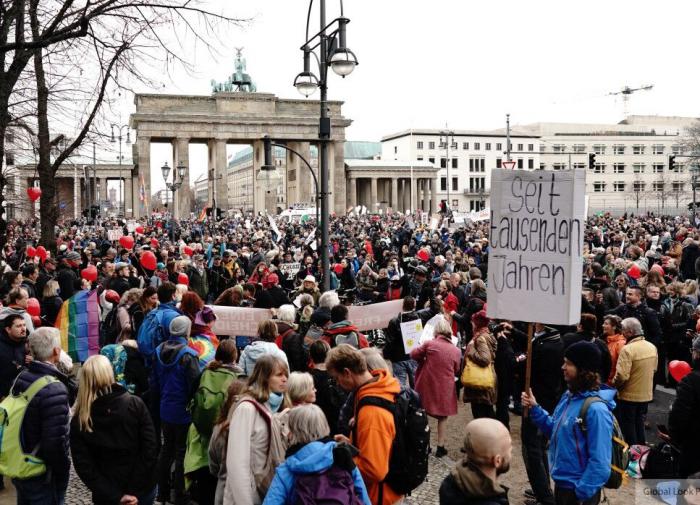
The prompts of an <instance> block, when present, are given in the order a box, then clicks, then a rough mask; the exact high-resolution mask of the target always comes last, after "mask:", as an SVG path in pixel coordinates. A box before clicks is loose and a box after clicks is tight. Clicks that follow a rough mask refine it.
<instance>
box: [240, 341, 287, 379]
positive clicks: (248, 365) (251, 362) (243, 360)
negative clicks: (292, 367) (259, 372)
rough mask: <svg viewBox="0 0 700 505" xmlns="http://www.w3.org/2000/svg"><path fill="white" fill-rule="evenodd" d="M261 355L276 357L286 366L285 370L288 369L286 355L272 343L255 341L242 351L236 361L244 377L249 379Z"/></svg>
mask: <svg viewBox="0 0 700 505" xmlns="http://www.w3.org/2000/svg"><path fill="white" fill-rule="evenodd" d="M263 354H272V355H273V356H277V357H278V358H280V359H282V361H284V362H285V363H286V364H287V368H289V362H288V361H287V355H286V354H285V353H284V352H283V351H282V350H281V349H280V348H279V347H277V344H275V343H274V342H265V341H264V340H256V341H255V342H253V343H251V344H250V345H247V346H246V347H245V349H243V352H242V353H241V357H240V359H239V360H238V364H239V365H240V367H241V368H242V369H243V373H244V374H245V375H247V376H248V377H250V375H251V374H252V373H253V369H254V368H255V363H256V362H257V361H258V358H260V356H262V355H263Z"/></svg>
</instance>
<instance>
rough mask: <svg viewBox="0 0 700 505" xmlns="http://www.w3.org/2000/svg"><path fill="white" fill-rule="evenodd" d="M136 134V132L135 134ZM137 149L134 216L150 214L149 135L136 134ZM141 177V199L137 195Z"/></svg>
mask: <svg viewBox="0 0 700 505" xmlns="http://www.w3.org/2000/svg"><path fill="white" fill-rule="evenodd" d="M137 135H138V134H137ZM136 144H137V146H136V147H137V149H138V165H139V169H138V174H137V175H136V182H135V184H136V185H135V186H133V188H132V189H133V191H132V193H133V195H134V205H133V213H132V215H133V216H134V217H137V218H138V217H141V216H148V215H150V200H151V139H150V138H149V137H142V136H141V135H138V137H137V139H136ZM140 177H143V184H144V199H143V200H141V198H140V196H139V184H140V181H139V178H140Z"/></svg>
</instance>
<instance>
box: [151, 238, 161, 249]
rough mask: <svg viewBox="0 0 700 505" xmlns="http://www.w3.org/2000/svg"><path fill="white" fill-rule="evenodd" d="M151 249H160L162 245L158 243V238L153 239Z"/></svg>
mask: <svg viewBox="0 0 700 505" xmlns="http://www.w3.org/2000/svg"><path fill="white" fill-rule="evenodd" d="M151 247H153V248H156V247H160V244H159V243H158V239H157V238H152V239H151Z"/></svg>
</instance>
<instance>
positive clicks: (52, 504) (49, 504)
mask: <svg viewBox="0 0 700 505" xmlns="http://www.w3.org/2000/svg"><path fill="white" fill-rule="evenodd" d="M12 484H14V485H15V490H16V492H17V505H63V504H64V500H65V497H66V489H65V488H63V489H56V488H57V486H56V483H55V482H54V481H53V480H48V481H47V480H46V475H40V476H39V477H33V478H31V479H12Z"/></svg>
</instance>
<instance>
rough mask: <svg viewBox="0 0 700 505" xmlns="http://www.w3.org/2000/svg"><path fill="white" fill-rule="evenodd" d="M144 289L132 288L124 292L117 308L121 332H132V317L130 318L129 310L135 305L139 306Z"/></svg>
mask: <svg viewBox="0 0 700 505" xmlns="http://www.w3.org/2000/svg"><path fill="white" fill-rule="evenodd" d="M142 293H143V289H139V288H132V289H129V290H127V291H125V292H124V294H123V295H122V298H121V300H120V301H119V306H118V307H117V320H118V321H119V328H120V331H124V330H131V329H132V328H131V317H130V316H129V308H130V307H131V306H132V305H133V304H135V303H136V304H138V303H139V300H140V299H141V294H142Z"/></svg>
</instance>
